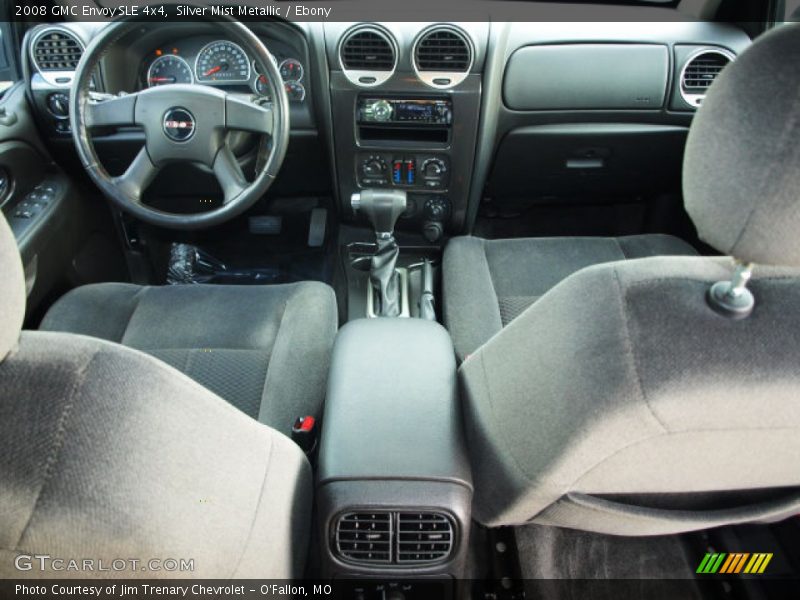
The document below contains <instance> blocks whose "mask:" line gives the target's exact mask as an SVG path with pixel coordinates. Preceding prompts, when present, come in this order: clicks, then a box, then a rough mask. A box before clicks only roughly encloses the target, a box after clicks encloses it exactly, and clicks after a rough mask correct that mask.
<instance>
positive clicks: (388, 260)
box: [350, 189, 406, 317]
mask: <svg viewBox="0 0 800 600" xmlns="http://www.w3.org/2000/svg"><path fill="white" fill-rule="evenodd" d="M350 205H351V206H352V207H353V209H354V210H360V211H362V212H363V213H364V214H365V215H366V216H367V218H368V219H369V221H370V223H372V227H373V229H374V230H375V237H376V238H377V242H378V251H377V252H376V253H375V255H374V256H373V257H372V264H371V265H370V272H369V280H370V284H371V287H372V289H373V290H374V291H375V292H377V295H378V307H377V310H376V311H375V313H376V314H377V315H378V316H381V317H397V316H399V315H400V311H401V306H400V285H399V282H398V275H397V271H396V270H395V265H396V264H397V256H398V254H400V248H399V247H398V245H397V242H396V241H395V239H394V235H393V233H394V225H395V223H396V222H397V219H399V218H400V215H402V214H403V212H404V211H405V209H406V193H405V192H404V191H402V190H380V189H369V190H364V191H362V192H361V193H356V194H353V195H352V196H351V197H350Z"/></svg>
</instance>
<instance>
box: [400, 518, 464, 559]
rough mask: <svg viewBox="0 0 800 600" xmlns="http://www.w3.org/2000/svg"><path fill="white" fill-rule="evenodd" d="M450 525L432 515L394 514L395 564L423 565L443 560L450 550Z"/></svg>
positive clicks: (451, 538) (451, 529)
mask: <svg viewBox="0 0 800 600" xmlns="http://www.w3.org/2000/svg"><path fill="white" fill-rule="evenodd" d="M453 537H454V531H453V524H452V523H451V522H450V519H449V518H447V517H446V516H445V515H443V514H440V513H434V512H419V513H412V512H401V513H398V514H397V562H399V563H424V562H434V561H438V560H442V559H443V558H446V557H448V556H449V555H450V553H451V552H452V550H453Z"/></svg>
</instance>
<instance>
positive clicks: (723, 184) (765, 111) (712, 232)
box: [683, 24, 800, 266]
mask: <svg viewBox="0 0 800 600" xmlns="http://www.w3.org/2000/svg"><path fill="white" fill-rule="evenodd" d="M683 194H684V201H685V203H686V210H687V211H688V212H689V215H690V216H691V218H692V220H693V221H694V224H695V225H696V226H697V231H698V233H699V235H700V238H701V239H702V240H703V241H705V242H707V243H708V244H710V245H711V246H713V247H714V248H716V249H717V250H719V251H720V252H723V253H724V254H728V255H731V256H734V257H735V258H738V259H740V260H742V261H745V262H755V263H761V264H770V265H780V266H800V25H799V24H793V25H783V26H780V27H778V28H777V29H774V30H773V31H771V32H770V33H768V34H766V35H764V36H762V37H761V38H759V39H758V40H756V42H755V43H754V44H753V45H752V46H751V47H750V48H749V49H748V50H747V51H745V52H744V53H743V54H742V55H741V56H740V57H739V58H738V59H737V60H736V61H735V62H733V63H732V64H730V65H729V66H728V67H726V68H725V69H724V70H723V71H722V72H721V73H720V75H719V77H718V78H717V80H716V81H715V82H714V84H713V85H712V86H711V87H710V88H709V91H708V95H707V96H706V98H705V100H704V101H703V105H702V107H701V108H700V110H698V112H697V115H695V118H694V122H693V123H692V127H691V129H690V131H689V138H688V141H687V143H686V153H685V155H684V164H683Z"/></svg>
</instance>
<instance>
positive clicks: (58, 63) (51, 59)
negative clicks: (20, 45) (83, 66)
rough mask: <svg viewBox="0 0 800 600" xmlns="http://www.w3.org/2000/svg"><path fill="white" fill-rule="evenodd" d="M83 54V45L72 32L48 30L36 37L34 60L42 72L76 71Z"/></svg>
mask: <svg viewBox="0 0 800 600" xmlns="http://www.w3.org/2000/svg"><path fill="white" fill-rule="evenodd" d="M81 55H83V46H82V45H81V43H80V42H79V41H78V39H77V38H76V37H75V36H74V35H72V34H71V33H69V32H67V31H65V30H63V29H58V30H48V31H45V32H44V33H42V34H40V35H39V36H38V37H37V38H36V42H35V43H34V45H33V60H34V62H35V63H36V68H37V69H38V70H39V71H41V72H48V71H74V70H75V69H76V68H77V67H78V62H79V61H80V59H81Z"/></svg>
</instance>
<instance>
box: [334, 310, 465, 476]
mask: <svg viewBox="0 0 800 600" xmlns="http://www.w3.org/2000/svg"><path fill="white" fill-rule="evenodd" d="M354 479H365V480H375V479H393V480H397V479H407V480H427V481H447V482H453V483H458V484H461V485H464V486H466V487H468V488H470V489H471V487H472V481H471V476H470V467H469V463H468V459H467V453H466V450H465V444H464V437H463V431H462V421H461V411H460V405H459V403H458V401H457V395H456V364H455V354H454V352H453V344H452V342H451V340H450V336H449V335H448V333H447V331H445V329H444V328H443V327H442V326H441V325H439V324H438V323H434V322H431V321H425V320H421V319H361V320H357V321H353V322H350V323H348V324H347V325H345V326H344V327H343V328H342V329H341V330H340V332H339V335H338V337H337V339H336V344H335V346H334V352H333V359H332V363H331V371H330V379H329V382H328V396H327V399H326V404H325V419H324V422H323V429H322V441H321V446H320V455H319V475H318V483H319V484H320V485H322V484H325V483H329V482H332V481H337V480H354Z"/></svg>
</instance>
